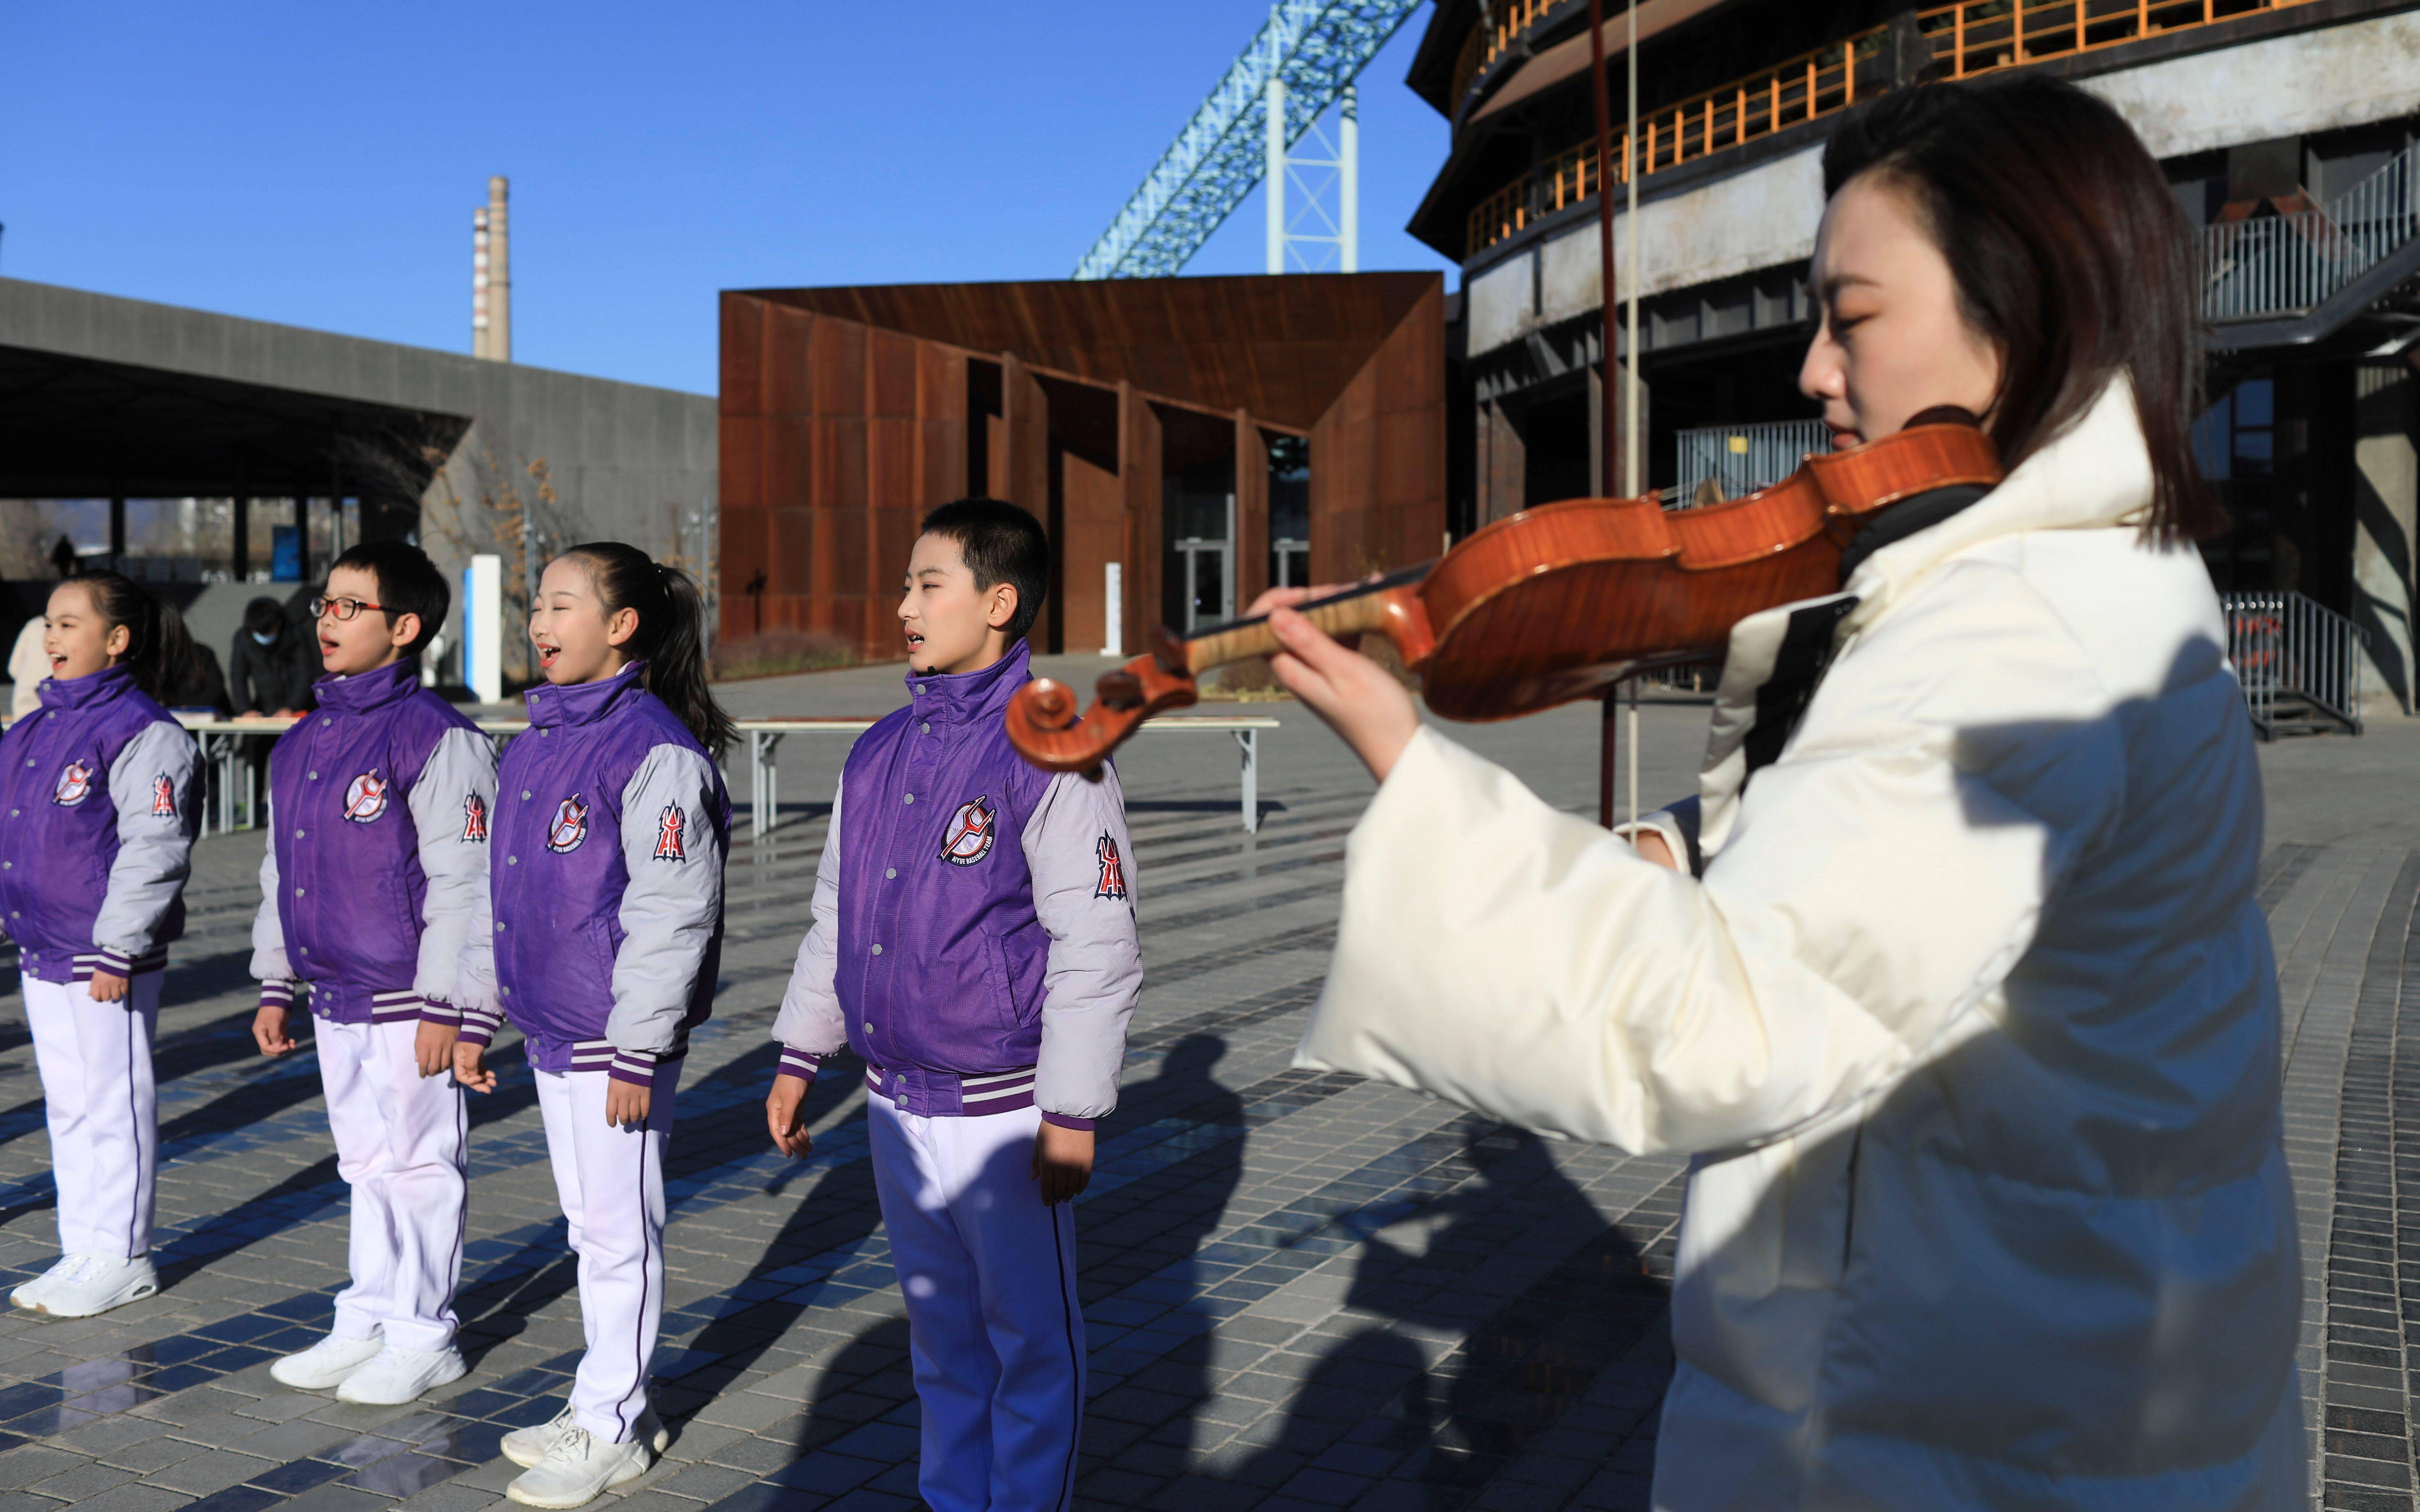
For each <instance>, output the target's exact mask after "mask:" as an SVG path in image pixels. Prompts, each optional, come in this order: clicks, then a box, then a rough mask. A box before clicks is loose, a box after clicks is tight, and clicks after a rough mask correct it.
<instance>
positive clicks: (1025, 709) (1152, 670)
mask: <svg viewBox="0 0 2420 1512" xmlns="http://www.w3.org/2000/svg"><path fill="white" fill-rule="evenodd" d="M1164 638H1165V632H1163V633H1162V635H1161V636H1160V637H1155V639H1156V640H1159V639H1164ZM1170 643H1171V644H1173V642H1172V641H1171V642H1170ZM1164 657H1165V648H1163V650H1162V651H1158V652H1155V653H1153V654H1152V655H1149V656H1137V657H1136V658H1135V659H1134V660H1132V661H1130V662H1127V663H1126V664H1125V666H1124V667H1122V668H1120V669H1119V670H1118V671H1113V672H1110V673H1108V674H1107V675H1105V676H1103V677H1102V679H1101V680H1100V682H1099V683H1098V684H1097V685H1096V687H1095V690H1094V699H1093V706H1092V707H1091V708H1089V709H1086V710H1085V711H1084V717H1083V718H1082V719H1080V720H1079V719H1078V718H1077V717H1076V690H1075V689H1074V688H1072V687H1068V686H1067V685H1066V684H1064V683H1062V682H1059V681H1057V680H1055V679H1053V678H1048V677H1037V678H1035V679H1034V680H1033V681H1032V682H1030V683H1028V684H1026V685H1025V686H1024V687H1020V688H1018V689H1017V690H1016V692H1014V693H1012V694H1010V695H1009V699H1008V741H1009V744H1010V745H1012V746H1015V747H1016V749H1017V753H1018V754H1019V755H1021V756H1023V757H1024V758H1025V759H1026V760H1027V761H1029V762H1032V764H1034V765H1036V766H1038V767H1041V768H1042V769H1043V770H1044V771H1046V772H1089V771H1092V770H1093V769H1094V768H1095V767H1097V766H1099V765H1100V764H1101V763H1102V762H1103V761H1105V760H1107V759H1108V757H1109V752H1111V751H1113V750H1115V749H1117V748H1118V747H1119V745H1120V744H1122V743H1123V742H1124V741H1125V738H1126V737H1127V736H1128V735H1130V734H1133V733H1134V732H1135V727H1136V726H1138V725H1140V724H1141V723H1142V722H1143V721H1144V720H1145V719H1148V718H1150V717H1152V716H1153V715H1155V714H1164V713H1166V712H1167V711H1168V710H1170V709H1181V708H1184V707H1186V706H1187V705H1188V704H1190V703H1192V702H1195V701H1196V700H1197V699H1198V698H1199V697H1200V695H1199V693H1198V692H1197V691H1196V689H1195V687H1194V684H1193V674H1192V673H1190V672H1184V671H1175V672H1172V671H1169V669H1168V667H1167V665H1166V662H1165V659H1164ZM1179 665H1182V663H1181V661H1180V663H1179Z"/></svg>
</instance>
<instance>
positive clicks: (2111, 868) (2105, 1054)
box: [1300, 381, 2307, 1512]
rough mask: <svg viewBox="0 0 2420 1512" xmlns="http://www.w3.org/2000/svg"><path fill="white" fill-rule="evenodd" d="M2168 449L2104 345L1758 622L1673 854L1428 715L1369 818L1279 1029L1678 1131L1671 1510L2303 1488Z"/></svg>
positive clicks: (1740, 636)
mask: <svg viewBox="0 0 2420 1512" xmlns="http://www.w3.org/2000/svg"><path fill="white" fill-rule="evenodd" d="M2150 489H2151V478H2150V469H2149V460H2148V458H2147V455H2146V454H2145V451H2144V447H2143V442H2142V437H2141V431H2140V429H2139V426H2138V425H2137V423H2136V421H2135V417H2134V409H2133V399H2132V394H2131V391H2130V390H2129V389H2128V387H2127V386H2126V385H2125V384H2124V383H2123V382H2122V381H2120V382H2118V383H2116V384H2113V385H2112V386H2111V388H2110V389H2109V390H2108V391H2107V392H2106V393H2103V394H2102V397H2101V399H2100V401H2099V402H2098V404H2097V405H2096V406H2095V407H2094V408H2093V409H2092V410H2091V411H2090V412H2089V413H2088V415H2087V416H2086V418H2085V419H2084V420H2083V421H2082V422H2080V423H2079V424H2077V425H2076V426H2074V427H2073V428H2072V429H2071V430H2070V431H2069V432H2068V433H2067V434H2065V435H2064V436H2063V437H2061V438H2060V439H2058V440H2056V441H2055V442H2054V443H2053V444H2051V445H2050V446H2049V447H2047V448H2046V449H2044V450H2043V451H2041V452H2040V453H2038V454H2037V455H2034V456H2032V457H2030V458H2028V459H2027V460H2026V461H2025V462H2024V465H2022V466H2021V467H2019V468H2018V469H2017V470H2016V471H2014V472H2012V473H2011V474H2010V475H2009V478H2008V479H2007V481H2006V482H2004V483H2003V484H2002V485H2001V486H1999V487H1998V488H1997V489H1995V490H1993V492H1992V493H1990V494H1989V495H1987V496H1985V497H1984V498H1983V499H1982V500H1981V501H1978V502H1977V503H1975V504H1973V505H1971V506H1970V507H1968V508H1967V509H1966V510H1965V511H1963V512H1962V513H1960V514H1958V515H1955V516H1953V517H1950V518H1949V519H1947V520H1946V521H1945V522H1943V523H1941V524H1938V525H1935V526H1933V527H1931V528H1930V529H1928V530H1925V531H1922V532H1918V533H1916V534H1914V535H1911V536H1909V537H1907V538H1906V539H1903V540H1900V541H1899V542H1897V543H1895V544H1894V545H1891V546H1889V547H1886V548H1883V549H1882V550H1881V551H1879V552H1877V553H1876V554H1874V555H1873V556H1871V557H1869V559H1868V560H1867V561H1866V562H1864V563H1862V564H1861V565H1860V566H1858V568H1857V569H1856V571H1855V573H1854V577H1853V578H1852V579H1851V581H1850V582H1849V584H1848V587H1847V594H1846V596H1847V597H1848V598H1853V599H1854V604H1853V605H1844V604H1843V602H1842V601H1841V600H1838V599H1835V600H1819V601H1815V602H1814V603H1812V604H1810V605H1800V606H1791V607H1787V608H1784V609H1776V610H1774V611H1771V612H1770V613H1767V614H1762V615H1759V616H1757V617H1755V618H1753V619H1751V620H1749V621H1747V622H1745V623H1744V624H1743V625H1741V626H1740V628H1739V630H1738V631H1737V633H1736V634H1735V635H1734V637H1733V641H1732V655H1731V657H1730V662H1729V664H1728V665H1727V667H1726V671H1725V682H1724V687H1723V690H1722V693H1721V694H1720V696H1719V698H1718V701H1717V710H1716V717H1715V728H1714V737H1713V741H1712V744H1711V747H1710V749H1709V753H1708V762H1707V769H1706V772H1705V774H1704V778H1703V782H1702V789H1703V791H1702V798H1703V802H1704V805H1705V831H1704V838H1705V842H1706V851H1707V854H1708V856H1709V859H1708V861H1707V864H1706V867H1705V871H1704V875H1703V877H1702V880H1700V879H1695V878H1692V877H1690V876H1689V875H1687V874H1686V873H1676V872H1668V871H1666V870H1663V869H1662V868H1659V867H1656V866H1653V865H1652V864H1650V863H1648V862H1646V861H1643V860H1641V859H1639V858H1638V857H1637V856H1636V854H1635V853H1634V852H1633V851H1632V849H1631V847H1630V846H1629V845H1628V844H1626V843H1624V842H1623V841H1620V840H1618V839H1616V838H1614V837H1611V836H1608V835H1607V834H1606V832H1605V831H1603V830H1601V829H1599V828H1597V827H1596V826H1595V825H1590V824H1588V823H1586V822H1585V821H1583V820H1580V819H1576V818H1574V817H1572V816H1571V815H1569V814H1565V813H1561V812H1559V811H1557V810H1554V809H1552V808H1550V807H1548V806H1547V805H1546V804H1545V803H1544V802H1543V801H1541V800H1540V799H1539V798H1538V797H1536V796H1535V795H1532V794H1531V793H1530V792H1528V790H1527V789H1526V788H1524V787H1523V786H1522V785H1521V784H1520V782H1519V781H1517V780H1516V779H1513V778H1512V775H1511V774H1509V773H1507V772H1505V771H1504V770H1502V769H1501V768H1499V767H1497V766H1495V765H1492V764H1489V763H1487V762H1485V761H1482V760H1481V759H1480V758H1478V757H1476V756H1474V755H1472V754H1471V753H1470V752H1468V751H1467V750H1465V749H1463V748H1461V747H1458V746H1456V745H1454V744H1453V743H1451V742H1450V741H1449V740H1446V739H1445V738H1444V737H1442V736H1440V735H1439V734H1437V733H1435V731H1434V730H1427V731H1423V732H1422V733H1420V734H1419V736H1418V737H1417V738H1416V739H1415V740H1414V741H1413V742H1412V745H1411V747H1410V748H1408V749H1407V750H1406V751H1405V752H1404V756H1403V759H1402V761H1401V763H1400V764H1398V765H1397V766H1396V768H1395V769H1394V771H1393V772H1392V773H1391V774H1389V776H1388V779H1387V780H1386V782H1385V783H1384V785H1383V786H1382V787H1381V788H1380V789H1379V792H1378V795H1377V797H1376V799H1375V800H1373V803H1372V804H1371V806H1370V809H1369V811H1368V812H1367V814H1366V815H1365V816H1364V817H1363V818H1362V820H1361V823H1360V825H1359V826H1358V827H1357V829H1356V830H1355V831H1354V833H1353V837H1352V840H1351V842H1350V845H1349V848H1348V851H1347V857H1348V858H1347V870H1346V880H1345V887H1344V904H1343V909H1344V913H1343V923H1342V932H1341V934H1340V937H1339V939H1338V943H1337V949H1336V958H1335V964H1334V966H1333V969H1332V970H1331V972H1330V974H1329V978H1328V981H1327V986H1326V992H1325V994H1324V995H1323V996H1322V997H1321V1000H1320V1004H1319V1008H1318V1011H1317V1012H1316V1014H1315V1016H1314V1018H1313V1021H1312V1024H1311V1029H1310V1032H1309V1034H1308V1036H1307V1037H1306V1038H1305V1040H1304V1041H1303V1047H1302V1052H1301V1057H1300V1063H1301V1064H1303V1065H1307V1066H1315V1067H1322V1068H1330V1069H1337V1070H1345V1071H1354V1072H1362V1073H1364V1074H1368V1075H1372V1076H1377V1077H1382V1078H1385V1079H1387V1080H1389V1081H1393V1082H1398V1083H1401V1084H1403V1085H1404V1086H1407V1087H1418V1088H1425V1089H1428V1090H1431V1091H1434V1092H1436V1093H1439V1094H1441V1095H1443V1096H1445V1097H1448V1098H1451V1099H1453V1100H1454V1101H1456V1102H1459V1103H1466V1104H1468V1105H1470V1106H1472V1107H1476V1108H1481V1109H1484V1110H1486V1111H1487V1112H1489V1113H1491V1114H1494V1115H1496V1116H1497V1117H1499V1118H1502V1119H1508V1120H1510V1121H1512V1122H1514V1123H1518V1124H1522V1125H1525V1126H1527V1127H1529V1128H1532V1129H1537V1130H1541V1131H1544V1132H1547V1133H1552V1134H1566V1135H1569V1136H1572V1137H1575V1138H1580V1139H1588V1140H1596V1141H1601V1142H1604V1143H1607V1144H1613V1145H1618V1146H1621V1147H1622V1148H1623V1149H1631V1150H1641V1151H1644V1150H1685V1151H1689V1152H1692V1153H1693V1154H1695V1155H1696V1156H1697V1159H1696V1161H1695V1162H1694V1165H1693V1167H1692V1172H1691V1176H1690V1180H1689V1190H1688V1198H1687V1204H1686V1209H1685V1213H1684V1216H1683V1224H1682V1231H1681V1246H1680V1255H1679V1259H1678V1273H1677V1279H1676V1282H1675V1286H1674V1292H1673V1300H1672V1329H1673V1341H1674V1345H1675V1348H1676V1350H1677V1352H1678V1355H1679V1357H1680V1365H1679V1369H1678V1372H1677V1374H1676V1376H1675V1378H1674V1380H1673V1382H1672V1387H1671V1392H1670V1395H1669V1396H1668V1399H1667V1402H1666V1405H1665V1409H1664V1416H1663V1427H1662V1438H1661V1441H1660V1444H1659V1447H1658V1450H1657V1456H1656V1472H1655V1505H1656V1506H1657V1507H1659V1508H1669V1509H1673V1512H1708V1509H1715V1508H1724V1509H1728V1508H1760V1509H1762V1508H1814V1507H1822V1508H1834V1507H1840V1508H1847V1507H1856V1508H1869V1507H1890V1508H1911V1509H1914V1508H1922V1509H1925V1512H1938V1509H1941V1508H1945V1507H1993V1508H2051V1507H2058V1508H2070V1507H2079V1506H2082V1507H2108V1508H2153V1507H2157V1508H2169V1507H2174V1508H2186V1507H2191V1508H2195V1509H2196V1512H2200V1509H2208V1508H2239V1507H2241V1508H2250V1507H2262V1508H2268V1507H2284V1506H2288V1505H2299V1504H2303V1503H2304V1500H2305V1499H2306V1496H2307V1492H2306V1489H2305V1483H2304V1468H2303V1466H2304V1448H2303V1438H2302V1432H2301V1428H2300V1418H2299V1410H2298V1394H2297V1390H2296V1386H2295V1377H2294V1365H2293V1347H2294V1343H2295V1334H2296V1322H2297V1313H2298V1308H2299V1297H2300V1290H2299V1279H2298V1272H2297V1261H2296V1254H2295V1230H2294V1224H2293V1202H2292V1195H2291V1192H2290V1191H2289V1189H2288V1182H2287V1173H2286V1165H2285V1159H2284V1155H2283V1153H2282V1150H2281V1148H2280V1142H2279V1124H2280V1115H2279V1071H2278V1014H2277V994H2276V976H2275V971H2274V967H2273V961H2272V957H2271V951H2270V942H2269V932H2268V925H2267V922H2266V920H2265V919H2264V918H2263V917H2262V915H2261V913H2260V911H2259V908H2258V907H2257V903H2256V902H2255V898H2254V876H2255V872H2256V868H2257V861H2258V858H2259V851H2260V829H2261V809H2260V788H2259V780H2258V773H2257V769H2256V766H2255V763H2254V757H2253V749H2252V745H2251V738H2250V734H2249V731H2248V728H2247V721H2246V720H2245V718H2244V715H2243V708H2242V702H2241V697H2240V695H2239V693H2238V691H2237V687H2236V684H2235V679H2234V677H2233V675H2232V674H2231V672H2230V671H2229V669H2228V668H2227V666H2226V660H2225V655H2224V644H2225V640H2224V634H2223V626H2222V623H2221V619H2220V611H2219V607H2218V604H2217V602H2216V600H2215V597H2214V595H2213V594H2212V593H2211V584H2210V580H2209V578H2208V576H2207V574H2206V573H2205V572H2204V570H2203V567H2202V564H2201V562H2200V559H2199V557H2198V555H2197V554H2196V553H2195V552H2194V551H2193V550H2192V549H2190V548H2177V549H2158V548H2151V547H2148V546H2146V545H2145V544H2144V543H2143V541H2142V538H2141V533H2140V532H2139V530H2138V529H2137V528H2136V526H2137V523H2138V522H2139V520H2140V518H2141V517H2142V514H2143V512H2144V511H2145V510H2146V509H2147V508H2148V506H2149V500H2150ZM1793 614H1800V615H1806V614H1812V615H1815V616H1818V617H1819V618H1818V619H1817V620H1815V621H1812V622H1810V621H1807V620H1801V622H1800V623H1801V625H1802V627H1803V626H1804V625H1807V624H1808V623H1821V621H1820V617H1822V616H1827V615H1829V616H1838V635H1837V638H1836V640H1834V641H1833V643H1837V644H1838V655H1837V656H1836V658H1835V659H1834V660H1833V662H1832V664H1831V667H1830V670H1829V671H1828V672H1827V673H1825V674H1824V675H1823V681H1822V683H1821V685H1820V687H1819V688H1818V690H1817V691H1816V693H1815V696H1814V698H1813V701H1812V702H1811V703H1810V704H1809V705H1808V706H1807V711H1806V715H1805V717H1804V719H1803V721H1802V722H1801V723H1800V724H1799V725H1798V727H1797V729H1796V731H1795V733H1792V735H1791V737H1790V739H1789V740H1788V742H1787V744H1786V745H1784V746H1781V747H1780V748H1779V754H1778V758H1777V759H1776V760H1772V761H1771V763H1770V764H1767V765H1764V766H1762V767H1761V769H1759V770H1757V771H1755V772H1754V774H1753V780H1745V779H1747V777H1748V775H1749V774H1748V772H1747V765H1748V756H1749V753H1750V752H1752V751H1755V750H1756V749H1757V743H1756V742H1754V741H1752V740H1750V739H1748V738H1747V737H1748V735H1749V733H1750V730H1751V728H1752V725H1753V719H1754V714H1755V706H1756V703H1757V693H1758V691H1759V685H1760V684H1761V683H1762V682H1764V681H1765V680H1766V679H1767V678H1768V677H1769V676H1770V675H1771V674H1772V671H1773V668H1774V666H1775V663H1776V657H1777V656H1778V657H1780V658H1781V659H1783V660H1787V659H1788V656H1789V653H1788V652H1787V651H1786V650H1785V649H1784V647H1785V644H1786V641H1787V639H1788V638H1786V637H1785V635H1784V631H1785V630H1786V629H1787V627H1788V625H1790V622H1791V620H1792V615H1793ZM1801 639H1802V640H1803V639H1804V638H1803V637H1802V638H1801ZM1819 640H1821V638H1819Z"/></svg>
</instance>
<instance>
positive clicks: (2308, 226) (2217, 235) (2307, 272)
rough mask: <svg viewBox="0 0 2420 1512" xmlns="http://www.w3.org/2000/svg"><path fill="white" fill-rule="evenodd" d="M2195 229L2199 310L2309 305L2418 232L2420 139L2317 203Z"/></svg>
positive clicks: (2283, 309)
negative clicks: (2327, 201)
mask: <svg viewBox="0 0 2420 1512" xmlns="http://www.w3.org/2000/svg"><path fill="white" fill-rule="evenodd" d="M2304 207H2305V208H2298V209H2292V210H2288V211H2286V212H2285V213H2283V214H2279V215H2273V216H2265V217H2263V218H2261V219H2259V220H2257V221H2254V220H2245V221H2233V222H2228V223H2226V224H2219V225H2213V226H2210V227H2208V228H2207V229H2205V230H2204V231H2203V232H2202V233H2201V268H2202V316H2203V317H2204V318H2205V319H2210V320H2241V319H2243V318H2245V317H2247V316H2266V315H2279V314H2284V313H2287V312H2289V311H2302V310H2309V309H2312V308H2314V307H2316V306H2318V305H2320V304H2324V303H2326V302H2327V301H2328V298H2329V296H2331V295H2333V294H2335V292H2336V291H2337V290H2338V289H2341V288H2343V287H2344V286H2345V285H2348V284H2350V283H2351V282H2352V281H2353V280H2354V279H2356V278H2358V277H2360V276H2361V275H2362V274H2363V273H2364V272H2366V271H2367V270H2369V269H2370V268H2371V267H2373V266H2375V265H2376V264H2377V263H2379V262H2380V261H2381V260H2383V259H2384V258H2385V257H2386V256H2387V255H2388V254H2390V253H2392V252H2393V251H2395V249H2396V248H2397V247H2399V246H2401V245H2402V244H2403V243H2404V242H2407V241H2409V240H2411V239H2412V237H2413V236H2414V235H2415V234H2420V146H2415V147H2406V148H2405V149H2404V150H2403V151H2402V152H2400V153H2398V154H2397V155H2396V156H2395V157H2393V158H2390V159H2388V160H2387V162H2386V165H2385V166H2384V167H2382V168H2381V169H2379V170H2378V171H2377V172H2376V173H2374V174H2371V175H2370V176H2369V177H2366V178H2365V179H2363V180H2362V181H2361V182H2360V183H2357V184H2355V185H2353V186H2352V187H2351V188H2350V189H2349V190H2346V191H2345V192H2344V193H2341V194H2339V195H2337V196H2336V197H2335V201H2334V202H2332V203H2331V204H2329V205H2327V206H2326V207H2324V208H2322V207H2319V206H2317V205H2311V204H2309V202H2308V201H2307V200H2305V201H2304Z"/></svg>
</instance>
